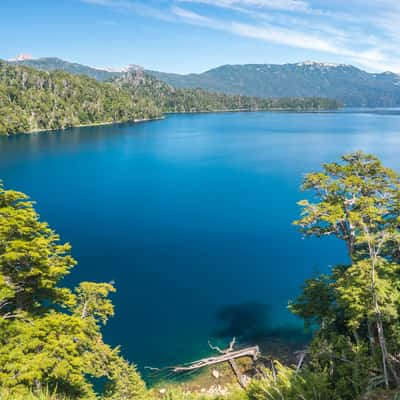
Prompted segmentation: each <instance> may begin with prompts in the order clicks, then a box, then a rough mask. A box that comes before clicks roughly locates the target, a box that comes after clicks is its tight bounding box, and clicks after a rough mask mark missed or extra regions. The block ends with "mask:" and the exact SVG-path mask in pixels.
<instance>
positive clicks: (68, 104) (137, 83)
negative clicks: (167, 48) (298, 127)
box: [0, 61, 339, 134]
mask: <svg viewBox="0 0 400 400" xmlns="http://www.w3.org/2000/svg"><path fill="white" fill-rule="evenodd" d="M338 107H339V104H338V103H337V102H336V101H334V100H329V99H319V98H295V99H257V98H254V97H244V96H230V95H224V94H218V93H210V92H206V91H204V90H201V89H174V88H173V87H172V86H169V85H168V84H166V83H164V82H161V81H158V80H157V79H155V78H153V77H151V76H148V75H147V74H145V73H144V72H143V70H141V69H134V70H131V71H129V72H127V73H125V74H123V75H120V76H119V77H118V78H114V79H112V80H110V81H107V82H98V81H96V80H95V79H93V78H89V77H87V76H85V75H72V74H69V73H67V72H63V71H50V72H48V71H39V70H36V69H33V68H29V67H24V66H19V65H10V64H9V63H6V62H1V61H0V115H1V118H0V134H1V133H3V134H12V133H17V132H31V131H40V130H48V129H64V128H68V127H72V126H80V125H93V124H103V123H116V122H131V121H136V120H144V119H153V118H157V117H160V116H162V113H163V112H199V111H227V110H249V111H252V110H276V109H278V110H281V109H285V110H321V109H323V110H325V109H336V108H338Z"/></svg>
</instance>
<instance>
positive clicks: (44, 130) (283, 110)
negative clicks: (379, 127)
mask: <svg viewBox="0 0 400 400" xmlns="http://www.w3.org/2000/svg"><path fill="white" fill-rule="evenodd" d="M342 108H343V107H342ZM340 109H341V108H337V109H317V108H312V109H308V110H307V109H305V110H302V109H295V108H265V109H257V110H251V109H248V108H237V109H227V110H205V111H165V112H163V115H161V116H160V117H156V118H141V119H134V120H132V121H112V122H94V123H91V124H80V125H73V126H68V127H65V128H56V129H33V130H30V131H25V132H16V133H5V134H4V135H1V134H0V137H1V136H6V137H7V136H14V135H32V134H36V133H45V132H55V131H66V130H68V129H76V128H90V127H95V126H108V125H121V124H140V123H143V122H152V121H159V120H163V119H166V118H167V116H168V115H180V114H222V113H235V112H236V113H240V112H248V113H256V112H282V113H291V112H293V113H304V114H306V113H324V112H325V113H329V112H336V111H338V110H340Z"/></svg>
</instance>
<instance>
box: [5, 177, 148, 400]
mask: <svg viewBox="0 0 400 400" xmlns="http://www.w3.org/2000/svg"><path fill="white" fill-rule="evenodd" d="M70 249H71V248H70V246H69V244H62V243H60V239H59V236H58V235H57V234H56V233H55V232H54V231H53V230H52V229H51V228H50V227H49V226H48V225H47V224H46V223H45V222H41V221H40V219H39V216H38V214H37V213H36V211H35V210H34V207H33V202H31V201H30V200H29V199H28V197H27V196H26V195H24V194H23V193H19V192H15V191H11V190H4V188H3V186H2V183H1V182H0V387H2V388H7V389H9V390H11V392H12V393H20V394H21V393H22V394H26V393H28V392H29V391H30V390H41V389H43V388H48V389H50V390H51V391H54V390H57V392H58V393H60V394H65V395H68V396H71V397H73V398H76V399H91V398H93V399H94V398H95V397H96V393H95V391H94V388H93V379H95V378H103V379H105V381H106V387H105V392H104V395H105V396H106V398H110V399H118V400H123V399H144V398H145V397H146V389H145V385H144V383H143V381H142V380H141V378H140V376H139V374H138V373H137V371H136V369H135V366H133V365H130V364H129V363H127V362H126V361H125V360H124V359H123V358H122V357H121V356H120V355H119V349H118V348H116V349H113V348H111V347H110V346H108V345H107V344H105V343H103V340H102V335H101V330H100V327H101V325H102V324H106V322H107V320H108V318H109V317H111V316H112V315H113V313H114V309H113V305H112V303H111V301H110V299H109V298H108V295H109V293H110V292H114V291H115V288H114V287H113V285H111V284H109V283H93V282H82V283H81V284H80V285H79V286H78V287H77V288H76V289H75V290H74V291H72V290H70V289H68V288H65V287H61V286H60V281H61V279H62V278H63V277H64V276H65V275H66V274H68V273H70V271H71V268H72V267H73V266H74V265H75V264H76V262H75V260H74V259H73V258H72V257H71V255H70Z"/></svg>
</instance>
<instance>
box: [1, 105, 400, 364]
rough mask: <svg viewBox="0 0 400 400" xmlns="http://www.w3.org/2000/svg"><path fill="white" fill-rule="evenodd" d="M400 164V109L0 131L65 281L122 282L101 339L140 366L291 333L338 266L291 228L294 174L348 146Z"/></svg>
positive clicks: (8, 175)
mask: <svg viewBox="0 0 400 400" xmlns="http://www.w3.org/2000/svg"><path fill="white" fill-rule="evenodd" d="M358 149H362V150H365V151H370V152H374V153H376V154H377V155H378V156H380V157H381V158H382V159H383V160H384V162H385V163H386V164H387V165H388V166H390V167H393V168H397V169H398V170H400V158H399V149H400V113H399V112H398V111H397V110H390V111H384V112H382V111H380V110H375V111H365V110H364V111H363V110H362V111H360V110H358V111H357V110H346V112H342V113H321V114H313V113H309V114H297V113H262V112H260V113H229V114H201V115H173V116H169V117H168V118H167V119H165V120H162V121H154V122H150V123H143V124H131V125H129V124H127V125H118V126H104V127H93V128H82V129H71V130H68V131H63V132H52V133H42V134H34V135H30V136H28V135H20V136H15V137H7V138H1V139H0V177H1V179H3V181H4V183H5V185H6V187H10V188H14V189H17V190H21V191H24V192H26V193H28V194H30V195H31V196H32V198H33V199H35V200H36V201H37V209H38V210H39V212H40V214H41V216H42V218H43V219H44V220H47V221H49V222H50V224H51V226H52V227H53V228H54V229H56V230H57V231H58V232H59V233H60V234H61V236H62V239H63V240H64V241H69V242H71V243H72V246H73V255H74V257H75V258H76V259H77V260H78V261H79V264H78V266H77V267H76V268H75V270H74V271H73V273H72V274H71V276H69V277H68V278H67V283H68V284H69V285H72V284H74V283H76V282H78V281H81V280H95V281H111V280H114V281H115V282H116V286H117V290H118V292H117V293H116V294H115V295H114V297H113V300H114V303H115V306H116V316H115V317H114V318H113V319H112V320H111V321H110V322H109V325H108V326H107V327H106V329H105V336H106V339H107V340H108V341H109V342H111V343H112V344H121V346H122V351H123V354H124V355H125V356H126V357H127V358H128V359H130V360H132V361H135V362H136V363H138V364H139V366H141V367H143V366H144V365H152V366H163V365H170V364H176V363H180V362H185V361H189V360H190V359H192V358H193V357H196V356H199V355H200V354H203V353H204V352H207V340H208V339H210V338H215V340H218V339H221V340H224V339H225V340H227V339H228V338H230V337H231V336H234V335H236V336H239V337H241V338H242V341H247V342H251V341H253V342H254V341H258V340H266V342H267V343H268V338H269V337H271V338H272V337H274V338H276V337H281V338H282V339H283V340H296V338H297V333H296V329H297V330H298V332H299V333H301V322H300V321H298V320H296V319H295V318H294V317H292V316H291V315H290V314H289V312H288V311H287V309H286V306H287V303H288V300H289V299H293V298H294V297H295V296H296V294H297V293H298V292H299V287H300V285H301V284H302V282H303V281H304V279H306V278H308V277H310V276H312V275H313V274H314V273H316V272H323V271H328V270H329V266H330V265H332V264H335V263H338V262H344V261H346V257H345V249H344V247H343V245H342V244H341V243H339V242H336V241H334V240H328V239H326V240H308V239H307V240H303V239H302V238H301V235H300V234H298V232H296V229H295V228H294V227H293V226H292V225H291V223H292V221H293V220H294V219H295V218H296V217H297V216H298V213H299V209H298V207H297V206H296V202H297V201H298V200H300V199H301V198H303V197H304V194H302V193H301V192H300V191H299V186H300V183H301V180H302V175H303V174H304V173H305V172H307V171H311V170H315V169H318V168H319V165H320V164H321V163H322V162H327V161H331V160H335V159H337V158H338V157H339V156H340V155H341V154H342V153H344V152H349V151H353V150H358Z"/></svg>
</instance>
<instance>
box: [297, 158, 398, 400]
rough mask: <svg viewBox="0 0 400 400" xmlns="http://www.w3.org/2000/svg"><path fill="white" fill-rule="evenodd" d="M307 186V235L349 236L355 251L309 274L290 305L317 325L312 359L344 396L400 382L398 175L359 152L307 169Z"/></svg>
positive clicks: (304, 205)
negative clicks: (342, 260) (324, 271)
mask: <svg viewBox="0 0 400 400" xmlns="http://www.w3.org/2000/svg"><path fill="white" fill-rule="evenodd" d="M303 189H305V190H311V191H312V197H311V199H310V200H303V201H301V202H300V203H299V204H300V206H301V207H302V215H301V219H299V220H298V221H296V222H295V224H296V225H298V226H299V227H300V230H301V231H302V232H303V234H304V235H306V236H317V237H323V236H329V235H332V236H335V237H337V238H338V239H340V240H342V241H344V242H345V244H346V248H347V252H348V256H349V264H348V265H343V266H336V267H334V268H333V270H332V273H331V274H330V275H323V276H320V277H316V278H314V279H310V280H308V281H307V282H306V284H305V286H304V289H303V293H302V294H301V295H300V297H299V298H298V300H297V301H296V302H295V303H292V304H291V305H290V308H291V310H292V311H293V312H294V313H295V314H297V315H299V316H300V317H302V318H303V319H304V320H305V322H306V324H307V325H308V326H317V327H319V330H318V332H317V334H316V335H315V338H314V340H313V344H312V346H311V348H310V358H311V360H312V363H313V364H314V366H315V367H316V368H317V370H320V369H321V368H322V369H327V368H328V369H329V371H330V376H331V379H332V382H334V383H335V388H336V390H338V391H339V392H340V393H341V395H342V396H343V398H348V399H351V398H353V396H355V395H357V394H360V393H361V392H362V391H363V390H365V388H366V387H368V386H370V387H374V386H379V385H381V384H382V383H383V384H384V385H385V386H386V388H388V387H389V385H392V386H396V387H398V386H399V385H400V380H399V372H398V369H399V364H400V363H399V361H397V358H396V355H397V350H396V349H397V348H398V346H399V343H400V342H399V335H398V332H399V328H400V327H399V323H398V317H399V314H398V312H399V307H400V291H399V284H398V273H399V250H398V249H399V243H400V233H399V221H400V177H399V175H398V174H396V173H395V172H394V171H392V170H390V169H389V168H386V167H384V166H383V165H382V164H381V162H380V161H379V160H378V159H377V158H376V157H375V156H372V155H368V154H364V153H361V152H356V153H353V154H349V155H346V156H343V157H342V163H330V164H325V165H324V166H323V172H317V173H311V174H308V175H306V177H305V180H304V184H303ZM349 377H352V378H351V379H350V378H349Z"/></svg>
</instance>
